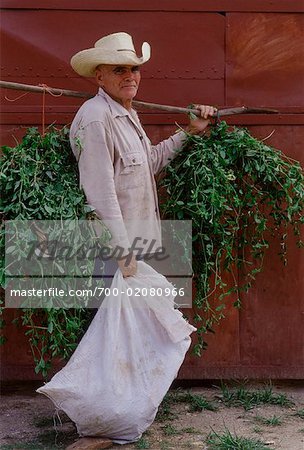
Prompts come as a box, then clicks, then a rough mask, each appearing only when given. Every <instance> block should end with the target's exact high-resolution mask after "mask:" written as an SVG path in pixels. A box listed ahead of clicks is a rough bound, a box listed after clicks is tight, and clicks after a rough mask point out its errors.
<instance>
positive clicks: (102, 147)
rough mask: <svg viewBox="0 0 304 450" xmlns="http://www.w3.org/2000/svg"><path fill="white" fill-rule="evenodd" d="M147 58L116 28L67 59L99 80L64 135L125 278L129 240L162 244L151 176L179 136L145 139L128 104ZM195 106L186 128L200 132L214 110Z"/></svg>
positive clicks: (130, 258)
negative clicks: (157, 141)
mask: <svg viewBox="0 0 304 450" xmlns="http://www.w3.org/2000/svg"><path fill="white" fill-rule="evenodd" d="M149 58H150V45H149V44H148V43H147V42H145V43H144V44H143V45H142V57H138V56H137V55H136V53H135V49H134V45H133V41H132V38H131V36H130V35H129V34H127V33H124V32H120V33H114V34H110V35H108V36H105V37H103V38H101V39H100V40H98V41H97V42H96V43H95V46H94V48H91V49H87V50H83V51H80V52H78V53H77V54H76V55H74V56H73V57H72V59H71V65H72V67H73V69H74V70H75V71H76V72H77V73H78V74H79V75H82V76H85V77H95V79H96V81H97V84H98V85H99V91H98V94H97V95H96V96H95V97H94V98H92V99H90V100H88V101H86V102H85V103H84V104H83V105H82V106H81V108H80V109H79V111H78V113H77V114H76V117H75V119H74V121H73V123H72V126H71V132H70V140H71V145H72V149H73V152H74V154H75V156H76V158H77V160H78V164H79V172H80V184H81V185H82V187H83V189H84V192H85V194H86V197H87V201H88V202H89V204H90V205H92V206H93V207H94V208H95V211H96V213H97V215H98V216H99V217H100V218H101V219H102V220H103V221H104V222H105V223H106V224H107V225H108V227H109V229H110V231H111V234H112V245H113V244H116V245H118V246H119V247H120V248H122V249H123V254H122V256H123V257H122V258H119V257H118V256H116V258H117V263H118V266H119V267H120V269H121V271H122V273H123V276H124V277H128V276H132V275H134V274H135V273H136V270H137V262H136V252H135V251H134V250H133V245H132V243H133V242H134V240H136V241H137V242H138V238H140V239H141V241H142V242H141V243H142V245H143V246H144V245H145V244H147V247H149V252H150V253H153V251H155V250H156V248H157V247H159V246H160V245H161V234H160V215H159V208H158V199H157V191H156V185H155V180H154V175H156V174H157V173H158V172H159V171H160V170H161V169H162V168H163V167H164V166H165V165H166V164H168V162H169V161H170V160H171V159H173V158H174V156H175V155H176V151H177V150H179V149H181V147H182V145H183V141H184V139H185V133H184V132H182V131H180V132H178V133H176V134H175V135H173V136H171V137H170V138H169V139H166V140H164V141H162V142H161V143H160V144H158V145H151V143H150V141H149V139H148V137H147V135H146V133H145V131H144V130H143V128H142V126H141V123H140V121H139V119H138V116H137V114H136V112H135V111H134V109H132V101H133V99H134V97H135V96H136V94H137V91H138V88H139V84H140V78H141V75H140V66H141V65H142V64H144V63H145V62H147V61H148V60H149ZM196 107H197V108H198V109H199V110H200V111H201V116H200V117H199V118H196V119H195V120H190V124H189V127H188V128H187V132H188V133H191V134H192V133H193V134H197V133H200V132H202V131H203V130H204V129H205V128H206V127H207V126H208V123H209V116H212V115H213V114H214V113H215V111H216V110H215V108H213V107H212V106H203V105H197V106H196ZM151 246H152V250H151ZM142 253H145V250H143V251H142ZM114 256H115V254H114Z"/></svg>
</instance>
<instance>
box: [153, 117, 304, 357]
mask: <svg viewBox="0 0 304 450" xmlns="http://www.w3.org/2000/svg"><path fill="white" fill-rule="evenodd" d="M185 180H186V183H184V181H185ZM161 186H163V187H165V188H166V190H167V193H168V194H167V195H164V197H163V199H162V202H161V203H162V205H161V206H162V211H163V216H164V217H165V218H170V219H189V220H190V219H191V220H192V226H193V239H192V240H193V268H194V272H195V285H196V298H195V308H196V310H198V312H199V313H200V314H197V315H196V317H200V319H197V320H196V322H197V324H198V328H199V330H200V331H199V335H200V334H202V333H204V332H210V331H211V330H213V325H214V324H216V323H218V320H219V318H221V317H223V316H224V314H223V311H224V310H225V308H224V302H225V301H227V300H230V299H232V303H234V306H235V307H237V308H240V307H241V299H240V293H242V292H244V291H245V292H246V291H247V290H248V289H249V288H250V287H251V284H252V281H253V280H254V279H255V277H256V275H257V273H258V272H260V271H261V269H262V263H263V256H264V253H265V250H266V249H267V248H268V246H269V244H268V241H269V237H271V235H278V234H279V233H280V234H281V235H282V236H283V235H285V231H284V230H286V227H287V225H288V226H289V227H290V228H291V229H293V231H294V234H295V235H296V236H297V237H298V242H297V245H298V246H301V245H302V243H301V241H300V238H299V227H300V225H301V223H303V209H304V175H303V170H302V169H301V166H300V164H299V163H298V162H296V161H294V160H291V159H290V158H288V157H286V156H285V155H283V153H282V152H280V151H278V150H276V149H273V148H271V147H268V146H267V145H265V144H264V143H263V142H260V141H258V140H257V139H255V138H254V137H253V136H251V135H250V134H249V132H248V131H247V130H245V129H238V128H233V129H229V128H228V125H227V124H226V123H225V122H221V123H219V124H218V125H217V126H216V127H214V128H212V129H211V131H210V134H209V136H208V135H204V137H200V136H192V135H188V137H187V140H186V142H185V144H184V150H183V151H182V152H179V154H178V155H177V157H176V158H175V159H174V160H173V161H172V162H171V164H170V166H168V167H167V168H166V176H165V177H163V178H162V181H161ZM163 191H164V190H162V192H163ZM280 230H281V231H282V232H280ZM286 239H287V237H286V235H285V238H284V239H282V242H284V246H283V248H284V251H282V252H281V253H280V256H281V258H282V260H283V262H284V264H286V261H287V259H286V251H285V248H286V246H285V241H286ZM238 274H239V275H240V277H239V276H238ZM239 278H240V279H241V280H243V281H242V284H239ZM200 310H203V311H204V314H202V313H201V312H200ZM196 312H197V311H196ZM204 346H205V343H204V342H203V340H202V339H201V338H200V337H199V342H198V344H197V345H196V347H195V352H196V354H199V353H200V350H201V349H202V348H203V347H204Z"/></svg>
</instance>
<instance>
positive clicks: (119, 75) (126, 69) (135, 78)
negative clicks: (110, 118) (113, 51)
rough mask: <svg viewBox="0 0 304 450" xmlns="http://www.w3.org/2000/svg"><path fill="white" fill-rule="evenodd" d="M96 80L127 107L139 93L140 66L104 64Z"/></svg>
mask: <svg viewBox="0 0 304 450" xmlns="http://www.w3.org/2000/svg"><path fill="white" fill-rule="evenodd" d="M96 80H97V82H98V84H99V86H101V87H102V88H103V89H104V90H105V91H106V93H107V94H109V95H110V96H111V97H112V98H113V99H114V100H116V101H118V102H119V103H121V104H122V105H124V106H125V104H127V103H128V102H130V101H132V99H133V98H134V97H135V95H136V93H137V89H138V86H139V82H140V71H139V66H116V65H110V64H102V65H100V66H98V67H97V69H96Z"/></svg>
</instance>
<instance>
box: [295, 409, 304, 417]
mask: <svg viewBox="0 0 304 450" xmlns="http://www.w3.org/2000/svg"><path fill="white" fill-rule="evenodd" d="M294 415H295V416H297V417H300V418H301V419H304V408H303V409H299V410H298V411H297V412H296V413H295V414H294Z"/></svg>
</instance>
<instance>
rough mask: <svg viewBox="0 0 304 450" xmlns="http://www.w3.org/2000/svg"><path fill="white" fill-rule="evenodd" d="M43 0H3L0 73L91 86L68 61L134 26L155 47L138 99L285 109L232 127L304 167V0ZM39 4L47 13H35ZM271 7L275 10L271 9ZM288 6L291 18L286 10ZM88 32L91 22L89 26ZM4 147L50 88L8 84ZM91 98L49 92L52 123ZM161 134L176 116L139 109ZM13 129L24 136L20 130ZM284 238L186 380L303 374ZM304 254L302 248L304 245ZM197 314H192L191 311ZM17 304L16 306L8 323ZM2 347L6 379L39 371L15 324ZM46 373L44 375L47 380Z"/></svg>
mask: <svg viewBox="0 0 304 450" xmlns="http://www.w3.org/2000/svg"><path fill="white" fill-rule="evenodd" d="M127 3H128V6H127V8H128V11H126V10H125V8H126V2H123V1H120V0H117V1H115V2H108V1H107V2H106V1H105V0H98V1H97V0H88V1H87V2H85V5H84V2H80V0H79V1H78V0H69V2H67V1H65V0H60V1H56V0H52V1H49V0H45V1H44V2H43V5H41V2H39V5H38V6H37V4H38V2H37V1H34V0H23V1H22V2H21V1H20V0H18V1H17V0H10V1H9V2H8V1H5V0H4V1H3V2H2V8H3V11H2V37H1V46H2V48H1V66H2V75H1V77H2V78H3V79H5V80H7V81H15V82H19V83H26V84H39V83H45V84H48V85H50V86H54V87H58V88H65V89H73V90H77V91H88V92H92V93H94V92H95V90H96V87H95V83H94V80H89V79H87V80H86V79H82V78H80V77H78V76H76V74H74V72H73V71H72V69H71V68H70V67H69V59H70V57H71V56H72V55H73V54H74V53H75V52H76V51H78V50H80V49H82V48H86V47H87V46H88V45H90V44H92V43H93V42H95V40H97V39H98V38H99V37H100V36H101V35H103V34H107V33H111V32H114V31H121V30H124V31H127V32H129V33H130V34H132V35H134V36H135V37H136V39H135V46H136V48H138V49H140V47H141V43H142V42H143V41H145V40H146V41H148V42H150V43H151V45H152V59H151V61H150V62H149V63H147V64H146V65H144V66H143V68H142V84H141V88H140V91H139V95H138V99H140V100H146V101H151V102H155V103H167V104H172V105H177V106H187V105H188V104H189V103H198V102H202V103H211V104H214V105H216V106H218V107H230V106H236V105H243V104H245V105H246V106H247V105H248V106H257V107H262V106H267V107H275V108H276V109H279V111H280V114H278V115H262V116H261V115H257V114H252V115H246V116H238V117H231V118H229V123H231V124H238V125H244V126H246V127H249V129H250V130H251V132H252V134H253V135H255V136H257V137H259V138H265V137H267V136H269V135H270V134H271V132H272V131H273V130H275V132H274V134H272V135H271V137H270V138H269V139H268V140H267V143H268V144H269V145H272V146H274V147H277V148H280V149H281V150H283V151H284V152H285V153H286V154H287V155H289V156H291V157H292V158H294V159H297V160H300V161H301V162H302V164H304V153H303V142H304V127H303V122H304V95H303V94H304V92H303V88H304V85H303V60H304V58H303V57H302V56H301V55H302V51H303V49H304V42H303V17H302V16H301V15H300V14H296V13H298V12H300V11H301V10H303V2H302V1H297V0H294V1H293V2H290V1H289V0H276V2H273V1H272V0H271V1H270V0H263V1H259V0H252V1H251V0H246V1H244V0H241V1H240V0H235V1H234V2H231V1H225V0H222V1H217V0H212V1H211V0H210V1H209V0H206V1H204V2H197V1H194V0H189V1H188V2H184V1H179V0H174V1H173V0H168V1H166V2H163V1H160V0H157V1H156V0H155V1H153V2H145V3H144V4H143V2H142V1H139V0H131V1H130V2H127ZM37 8H39V9H37ZM265 12H267V14H265ZM287 12H288V14H285V13H287ZM79 30H82V31H81V32H80V31H79ZM0 95H1V123H0V133H1V142H2V144H9V145H14V143H15V139H14V137H15V138H17V139H20V138H21V136H22V134H24V129H25V128H27V127H29V126H35V125H36V126H40V125H41V117H42V96H41V95H38V94H28V95H26V96H24V97H22V98H20V99H18V100H16V101H14V102H9V101H7V100H5V98H4V96H5V95H6V96H7V97H8V98H9V99H16V97H18V96H19V93H15V92H12V91H1V92H0ZM81 103H82V101H81V100H77V99H67V98H63V97H52V96H50V95H48V96H47V97H46V108H45V115H46V120H47V123H54V122H55V123H56V124H57V125H63V124H69V123H70V122H71V121H72V119H73V116H74V114H75V112H76V110H77V109H78V108H79V106H80V105H81ZM140 115H141V119H142V122H143V124H144V125H145V129H146V130H147V133H148V135H149V137H150V138H151V140H152V141H153V142H159V141H160V140H161V139H163V138H165V137H167V136H168V135H170V134H171V133H172V132H174V131H175V129H176V125H175V124H174V123H175V122H178V123H179V124H180V125H181V126H183V125H185V124H186V122H187V118H186V117H184V116H180V115H175V114H171V113H168V114H164V113H155V114H152V113H151V112H143V113H141V114H140ZM13 136H14V137H13ZM278 245H279V242H278V238H273V241H272V250H270V252H269V253H268V255H267V256H266V258H265V268H264V272H263V273H261V274H259V276H258V279H257V282H256V284H255V286H254V287H253V288H252V290H251V291H250V292H249V293H248V296H247V298H246V299H244V307H243V309H242V310H241V311H240V312H239V311H237V310H235V309H233V308H228V310H227V318H226V320H225V321H224V322H222V324H221V326H220V327H219V328H218V329H217V332H216V334H215V335H214V336H213V335H212V336H210V337H208V342H209V349H208V350H207V352H205V353H204V354H203V357H202V358H201V359H198V358H196V357H193V356H191V355H188V356H187V359H186V362H185V364H184V365H183V367H182V369H181V371H180V375H179V376H180V378H193V379H204V378H209V379H210V378H213V379H214V378H240V377H249V378H271V377H272V378H303V377H304V367H303V366H304V354H303V353H304V342H303V332H302V330H303V328H304V326H303V325H304V316H303V309H304V305H303V302H304V286H303V276H302V272H303V266H304V262H303V253H301V252H300V250H298V249H297V248H296V247H295V245H294V243H293V242H292V239H290V243H289V249H288V250H289V263H288V265H287V267H284V266H283V265H282V263H281V261H280V259H279V257H278V256H277V253H278V251H279V250H278ZM302 252H303V251H302ZM186 312H187V313H189V315H190V314H191V312H190V311H186ZM16 314H17V312H16V311H9V310H8V311H6V312H5V315H6V319H7V321H8V322H9V321H10V319H11V318H12V317H15V315H16ZM9 333H10V336H9V339H10V341H9V342H10V343H7V344H6V345H5V346H4V347H3V348H2V349H1V366H2V371H3V378H5V379H30V378H32V379H34V378H36V376H35V375H34V371H33V363H32V356H31V353H30V349H29V347H28V344H27V343H26V341H25V338H24V337H23V333H24V330H18V329H16V328H15V327H14V326H13V325H11V326H9ZM37 377H39V376H37Z"/></svg>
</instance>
